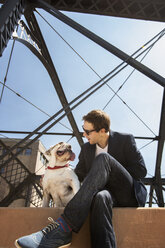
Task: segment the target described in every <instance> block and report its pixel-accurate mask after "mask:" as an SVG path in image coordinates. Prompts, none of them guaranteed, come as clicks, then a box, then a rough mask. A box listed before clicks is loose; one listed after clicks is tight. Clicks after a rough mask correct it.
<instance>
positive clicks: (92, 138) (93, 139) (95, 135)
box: [83, 121, 100, 145]
mask: <svg viewBox="0 0 165 248" xmlns="http://www.w3.org/2000/svg"><path fill="white" fill-rule="evenodd" d="M83 129H84V132H83V136H84V137H85V138H87V140H88V142H89V143H90V144H91V145H92V144H97V143H98V142H99V140H100V131H99V132H96V131H95V128H94V126H93V124H92V123H90V122H87V121H84V125H83Z"/></svg>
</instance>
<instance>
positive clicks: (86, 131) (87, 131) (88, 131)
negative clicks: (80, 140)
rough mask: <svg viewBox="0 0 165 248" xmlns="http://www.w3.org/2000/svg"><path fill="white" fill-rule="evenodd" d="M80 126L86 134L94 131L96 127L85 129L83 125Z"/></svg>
mask: <svg viewBox="0 0 165 248" xmlns="http://www.w3.org/2000/svg"><path fill="white" fill-rule="evenodd" d="M82 128H83V130H84V132H85V133H86V134H87V135H89V134H90V133H92V132H94V131H96V129H92V130H87V129H85V128H84V127H83V126H82Z"/></svg>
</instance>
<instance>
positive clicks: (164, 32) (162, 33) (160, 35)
mask: <svg viewBox="0 0 165 248" xmlns="http://www.w3.org/2000/svg"><path fill="white" fill-rule="evenodd" d="M35 11H36V12H37V13H38V15H39V16H40V17H41V18H42V19H43V20H44V21H45V22H46V23H47V24H48V25H49V26H50V27H51V28H52V29H53V30H54V31H55V33H56V34H57V35H58V36H59V37H60V38H61V39H62V40H63V41H64V42H65V43H66V44H67V45H68V46H69V47H70V48H71V49H72V50H73V51H74V52H75V53H76V54H77V55H78V56H79V57H80V59H81V60H82V61H83V62H84V63H85V64H86V65H87V66H88V67H89V68H90V69H91V70H92V71H93V72H94V73H95V74H96V75H97V76H98V77H99V78H100V79H101V76H100V75H99V74H98V73H97V72H96V71H95V70H94V69H93V68H92V67H91V66H90V65H89V63H87V61H86V60H85V59H84V58H83V57H82V56H81V55H80V54H79V53H78V52H77V51H76V50H75V49H74V48H73V47H72V46H71V45H70V44H69V43H68V42H67V41H66V40H65V39H64V38H63V37H62V35H61V34H60V33H59V32H58V31H57V30H56V29H55V28H54V27H53V26H52V25H51V24H50V23H49V22H48V21H47V20H46V19H45V18H44V17H43V16H42V15H41V14H40V13H39V12H38V11H37V10H35ZM164 34H165V29H163V30H162V31H161V32H159V33H158V34H157V35H155V36H154V37H153V38H152V39H150V40H149V41H148V42H147V43H145V44H144V45H143V46H141V47H140V48H139V49H138V50H137V52H139V51H140V50H141V49H144V47H145V46H147V45H148V44H149V43H150V42H152V41H153V40H154V39H155V38H157V37H158V36H159V37H158V39H157V40H156V41H155V42H154V43H153V44H152V45H151V46H150V47H149V48H147V50H148V51H147V53H146V54H145V55H144V57H143V58H142V59H141V60H140V62H141V61H142V60H143V59H144V58H145V57H146V56H147V54H148V53H149V51H150V50H151V49H152V47H153V46H154V45H155V44H156V42H157V41H158V40H159V39H160V38H161V37H162V36H163V35H164ZM134 54H135V53H134ZM135 70H136V69H134V70H133V71H132V72H131V74H130V75H129V76H128V77H127V78H126V80H125V81H124V83H123V84H122V85H121V86H120V87H119V89H118V91H116V92H115V91H114V90H113V89H112V88H111V87H110V86H109V84H107V83H106V85H107V86H108V87H109V89H111V90H112V91H113V93H114V95H113V96H112V98H111V99H110V100H109V101H108V103H107V104H106V105H105V106H104V108H103V110H104V109H105V108H106V107H107V106H108V104H109V103H110V102H111V101H112V99H113V98H114V97H115V96H117V97H118V98H119V99H120V100H121V101H122V102H123V103H124V104H125V106H127V108H128V109H129V110H130V111H131V112H132V113H133V114H134V115H135V116H136V117H137V118H138V119H139V120H140V121H141V122H142V123H143V125H145V126H146V127H147V128H148V129H149V130H150V131H151V132H152V134H154V135H155V136H156V134H155V133H154V132H153V131H152V130H151V129H150V128H149V126H148V125H147V124H146V123H145V122H144V121H143V120H142V119H141V118H140V117H139V116H138V115H137V114H136V113H135V111H133V110H132V109H131V108H130V107H129V105H128V104H127V103H126V102H125V101H124V100H123V99H122V98H121V97H120V96H119V95H118V94H117V93H118V92H119V91H120V90H121V88H122V87H123V86H124V84H125V83H126V82H127V81H128V79H129V78H130V76H131V75H132V74H133V72H134V71H135Z"/></svg>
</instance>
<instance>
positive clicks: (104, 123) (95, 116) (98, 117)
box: [82, 110, 110, 132]
mask: <svg viewBox="0 0 165 248" xmlns="http://www.w3.org/2000/svg"><path fill="white" fill-rule="evenodd" d="M82 119H83V121H87V122H90V123H92V124H93V127H94V129H95V130H96V131H97V132H98V131H99V130H100V129H102V128H105V132H109V130H110V118H109V115H108V114H107V113H105V112H104V111H102V110H92V111H91V112H89V113H88V114H87V115H84V116H83V118H82Z"/></svg>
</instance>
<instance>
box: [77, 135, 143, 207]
mask: <svg viewBox="0 0 165 248" xmlns="http://www.w3.org/2000/svg"><path fill="white" fill-rule="evenodd" d="M95 150H96V145H90V143H89V142H88V143H85V144H84V145H83V146H82V148H81V152H80V155H79V162H78V164H77V166H76V168H75V172H76V174H77V176H78V178H79V180H80V182H82V181H83V180H84V178H85V177H86V175H87V173H88V172H89V170H90V168H91V166H92V162H93V160H94V158H95ZM108 153H109V154H110V155H111V156H113V157H114V158H115V159H116V160H117V161H118V162H119V163H120V164H121V165H122V166H123V167H124V168H125V169H126V170H127V171H128V172H129V173H130V174H131V176H132V177H133V180H134V190H135V196H136V199H137V201H138V205H139V206H144V205H145V202H146V196H147V191H146V188H145V186H144V184H143V183H142V182H141V180H140V179H142V178H144V177H145V176H146V173H147V170H146V167H145V163H144V160H143V157H142V155H141V153H140V152H139V151H138V149H137V147H136V143H135V140H134V137H133V135H131V134H124V133H119V132H113V131H110V136H109V142H108Z"/></svg>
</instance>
